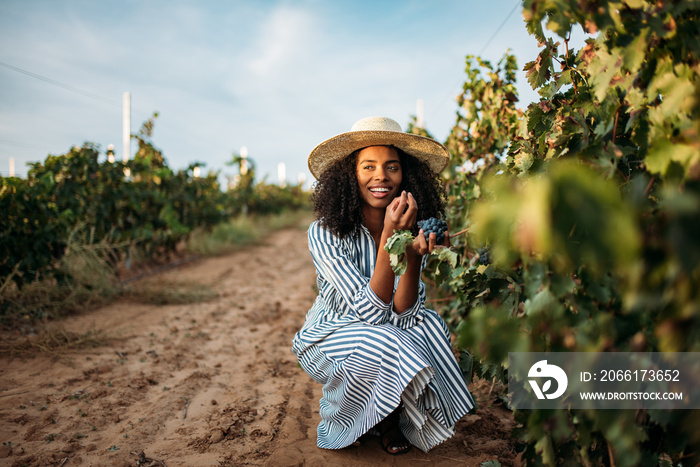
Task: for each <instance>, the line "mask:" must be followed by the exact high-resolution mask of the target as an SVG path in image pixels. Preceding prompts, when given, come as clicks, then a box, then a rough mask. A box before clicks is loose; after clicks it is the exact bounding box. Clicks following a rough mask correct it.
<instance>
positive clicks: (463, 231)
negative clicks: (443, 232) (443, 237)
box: [450, 227, 469, 238]
mask: <svg viewBox="0 0 700 467" xmlns="http://www.w3.org/2000/svg"><path fill="white" fill-rule="evenodd" d="M467 232H469V227H467V228H466V229H462V230H460V231H459V232H457V233H453V234H450V238H453V237H456V236H458V235H462V234H463V233H467Z"/></svg>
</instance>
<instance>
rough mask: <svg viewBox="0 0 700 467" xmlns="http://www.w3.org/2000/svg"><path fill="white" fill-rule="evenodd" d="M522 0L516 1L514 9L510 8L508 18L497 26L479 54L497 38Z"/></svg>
mask: <svg viewBox="0 0 700 467" xmlns="http://www.w3.org/2000/svg"><path fill="white" fill-rule="evenodd" d="M521 1H522V0H517V1H516V2H515V6H513V9H512V10H510V13H508V16H506V19H504V20H503V22H502V23H501V25H500V26H498V28H496V32H494V33H493V35H492V36H491V37H490V38H489V40H487V41H486V44H484V46H483V47H482V48H481V50H479V53H478V54H477V55H481V54H483V53H484V51H485V50H486V49H487V48H488V46H489V45H491V42H492V41H493V40H494V39H495V38H496V36H497V35H498V33H499V32H501V29H503V26H505V25H506V23H507V22H508V20H509V19H510V17H511V16H513V13H515V10H517V9H518V6H519V5H520V3H521Z"/></svg>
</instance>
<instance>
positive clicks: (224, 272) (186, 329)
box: [0, 229, 518, 467]
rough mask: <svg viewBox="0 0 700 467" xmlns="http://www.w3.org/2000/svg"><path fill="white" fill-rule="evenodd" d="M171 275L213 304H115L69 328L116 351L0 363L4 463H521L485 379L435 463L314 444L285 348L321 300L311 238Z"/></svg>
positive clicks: (285, 237) (315, 391) (307, 382)
mask: <svg viewBox="0 0 700 467" xmlns="http://www.w3.org/2000/svg"><path fill="white" fill-rule="evenodd" d="M164 278H165V279H170V280H178V281H192V282H195V283H201V284H214V287H215V289H216V291H217V292H218V293H219V295H218V297H217V298H216V299H214V300H211V301H209V302H206V303H199V304H196V305H178V306H172V305H171V306H161V307H158V306H150V305H142V304H134V303H130V302H118V303H115V304H113V305H110V306H107V307H104V308H101V309H99V310H96V311H94V312H91V313H88V314H84V315H81V316H77V317H73V318H70V319H68V320H66V321H65V323H64V325H65V327H66V328H67V329H69V330H71V331H79V332H84V331H87V330H88V329H90V328H91V327H95V328H97V329H113V330H121V332H122V334H121V335H122V336H124V338H121V339H118V340H115V341H113V342H112V343H111V344H110V345H109V346H106V347H100V348H97V349H92V350H82V351H80V352H76V353H72V354H69V355H67V356H66V357H65V358H61V359H58V360H57V359H52V358H50V357H47V356H44V355H36V356H33V357H32V358H14V359H11V360H8V359H0V442H1V443H2V446H0V465H3V466H5V465H7V466H20V465H30V466H39V465H41V466H44V465H60V466H72V465H85V466H89V465H92V466H106V465H109V466H122V465H124V466H133V465H167V466H168V467H172V466H227V465H232V466H239V465H269V466H326V465H339V466H343V465H348V466H350V465H351V466H370V465H431V466H433V465H438V466H442V465H445V466H447V465H450V466H453V465H466V466H478V465H480V464H481V463H482V462H485V461H488V460H499V461H500V462H501V464H502V465H518V463H517V461H516V457H515V452H514V449H513V443H512V442H511V441H510V439H509V430H510V428H511V427H512V423H513V422H512V418H511V417H510V415H509V413H508V412H506V411H505V410H503V409H502V408H500V407H498V406H497V405H493V404H491V403H490V401H489V400H488V397H487V393H488V392H487V391H488V385H485V384H484V385H479V384H476V385H474V386H473V387H472V390H473V391H474V392H475V394H476V395H477V397H478V399H479V404H480V408H479V409H478V410H477V411H476V412H474V413H472V414H470V415H467V416H466V417H464V418H463V419H462V420H461V421H460V422H459V424H458V425H457V434H456V435H455V436H454V437H453V438H452V439H450V440H448V441H447V442H445V443H443V444H442V445H440V446H438V447H436V448H435V449H434V450H432V451H431V452H430V453H428V454H425V453H422V452H421V451H419V450H417V449H413V450H412V451H411V452H410V453H408V454H407V455H403V456H398V457H392V456H389V455H388V454H386V453H384V452H383V451H382V450H381V447H380V445H379V441H378V438H369V439H368V440H366V441H365V442H364V444H363V445H362V446H360V447H357V448H349V449H344V450H340V451H326V450H322V449H319V448H317V447H316V444H315V443H316V426H317V424H318V422H319V416H318V399H319V397H320V395H321V386H320V385H319V384H317V383H315V382H314V381H312V380H311V379H310V378H309V377H308V376H306V374H304V372H303V371H302V370H301V369H299V368H298V366H297V364H296V360H295V358H294V355H293V354H292V353H291V351H290V347H291V340H292V336H293V335H294V333H295V332H296V331H297V329H298V328H299V327H300V326H301V324H302V322H303V319H304V315H305V313H306V311H307V310H308V308H309V306H310V305H311V302H312V301H313V299H314V296H315V295H314V290H313V285H314V281H315V276H314V270H313V265H312V263H311V258H310V256H309V254H308V250H307V247H306V234H305V232H304V231H303V230H301V229H288V230H284V231H280V232H277V233H275V234H273V235H272V236H271V237H270V238H269V239H268V242H267V243H266V244H265V245H262V246H258V247H255V248H250V249H247V250H245V251H240V252H237V253H234V254H231V255H228V256H225V257H220V258H212V259H206V260H201V261H198V262H196V263H191V264H189V265H187V266H184V267H180V268H179V269H176V270H171V271H169V272H167V273H164ZM141 453H143V455H141ZM140 455H141V459H139V456H140ZM156 461H162V463H158V462H156Z"/></svg>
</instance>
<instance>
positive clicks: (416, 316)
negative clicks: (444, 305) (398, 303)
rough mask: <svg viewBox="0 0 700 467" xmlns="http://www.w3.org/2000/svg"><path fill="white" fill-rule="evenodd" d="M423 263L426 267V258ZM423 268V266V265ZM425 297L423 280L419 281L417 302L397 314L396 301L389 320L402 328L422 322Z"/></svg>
mask: <svg viewBox="0 0 700 467" xmlns="http://www.w3.org/2000/svg"><path fill="white" fill-rule="evenodd" d="M422 265H423V267H425V258H424V261H423V262H422ZM422 270H423V268H422V267H421V271H422ZM425 299H426V296H425V283H424V282H423V281H422V280H421V281H419V282H418V298H416V302H415V303H414V304H413V306H412V307H411V308H409V309H408V310H406V311H404V312H403V313H401V314H397V313H396V312H395V311H394V303H393V302H392V303H391V310H392V311H391V316H390V317H389V322H390V323H392V324H393V325H394V326H396V327H398V328H401V329H409V328H412V327H413V326H415V325H416V324H418V323H420V322H421V321H423V317H424V316H425Z"/></svg>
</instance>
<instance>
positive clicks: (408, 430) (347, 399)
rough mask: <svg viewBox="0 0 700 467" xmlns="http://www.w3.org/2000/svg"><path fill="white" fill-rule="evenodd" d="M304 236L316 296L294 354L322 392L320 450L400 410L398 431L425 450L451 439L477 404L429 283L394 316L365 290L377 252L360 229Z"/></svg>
mask: <svg viewBox="0 0 700 467" xmlns="http://www.w3.org/2000/svg"><path fill="white" fill-rule="evenodd" d="M308 236H309V249H310V250H311V256H312V257H313V261H314V265H315V267H316V272H317V275H318V276H317V284H318V289H319V295H318V297H317V298H316V301H315V302H314V304H313V306H312V307H311V309H310V310H309V312H308V313H307V315H306V321H305V323H304V326H303V327H302V328H301V330H300V331H299V332H297V334H296V335H295V336H294V341H293V347H292V350H293V352H294V353H295V354H296V356H297V358H298V359H299V363H300V365H301V367H302V368H303V369H304V371H306V372H307V373H308V374H309V375H310V376H311V377H312V378H313V379H314V380H316V381H318V382H319V383H322V384H323V395H322V397H321V403H320V415H321V423H320V424H319V426H318V440H317V444H318V446H319V447H321V448H326V449H340V448H343V447H346V446H349V445H350V444H352V443H353V442H354V441H355V440H356V439H357V438H359V437H360V436H362V435H363V434H364V433H366V432H367V431H369V430H370V429H371V428H372V427H374V426H375V425H376V424H377V423H378V422H379V421H380V420H383V419H384V418H385V417H386V416H387V415H389V414H390V413H391V412H393V411H394V410H395V409H396V408H397V407H399V406H400V405H402V407H403V409H402V411H401V416H400V422H399V426H400V428H401V431H402V432H403V434H404V436H405V437H406V439H408V441H410V442H411V444H413V445H414V446H417V447H418V448H420V449H421V450H423V451H426V452H427V451H428V450H430V449H431V448H432V447H434V446H436V445H437V444H439V443H441V442H443V441H445V440H446V439H448V438H449V437H451V436H452V435H454V425H455V423H456V422H457V420H459V419H460V418H461V417H462V416H463V415H465V414H466V413H467V412H469V411H470V410H471V409H472V408H473V407H474V400H473V399H472V396H471V394H470V393H469V390H468V389H467V385H466V384H465V382H464V378H463V377H462V374H461V372H460V370H459V367H458V365H457V361H456V360H455V358H454V355H453V354H452V350H451V348H450V334H449V331H448V330H447V326H446V325H445V322H444V321H443V320H442V318H441V317H440V316H439V315H438V314H437V313H435V311H433V310H429V309H427V308H425V284H423V282H422V281H421V282H420V285H419V291H418V292H419V293H418V300H416V303H415V304H414V305H413V307H412V308H411V309H409V310H407V311H404V312H403V313H401V314H396V313H395V312H394V311H393V310H392V303H384V302H383V301H382V300H381V299H380V298H379V297H377V295H376V294H375V293H374V291H373V290H372V289H371V288H370V286H369V281H370V278H371V277H372V272H373V271H374V265H375V262H376V250H375V244H374V240H373V238H372V236H371V235H370V233H369V231H368V230H367V229H366V228H365V227H364V226H362V228H361V230H360V232H359V233H358V234H354V235H349V236H348V237H346V238H344V239H340V238H338V237H336V236H335V235H333V234H332V233H330V232H329V231H328V230H326V229H324V228H323V227H322V226H321V225H320V223H319V222H318V221H316V222H314V223H312V224H311V226H310V228H309V232H308ZM423 265H425V261H424V262H423ZM398 279H399V278H398V277H397V278H396V283H395V287H396V285H397V284H398Z"/></svg>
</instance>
